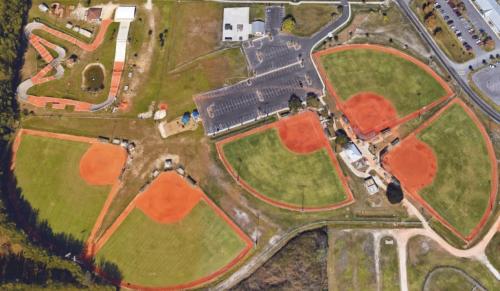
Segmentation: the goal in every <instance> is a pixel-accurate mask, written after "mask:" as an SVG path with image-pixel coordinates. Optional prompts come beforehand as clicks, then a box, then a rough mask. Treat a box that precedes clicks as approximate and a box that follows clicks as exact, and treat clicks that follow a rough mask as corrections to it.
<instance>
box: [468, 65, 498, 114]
mask: <svg viewBox="0 0 500 291" xmlns="http://www.w3.org/2000/svg"><path fill="white" fill-rule="evenodd" d="M472 80H473V81H474V83H475V84H476V85H477V86H478V87H479V89H480V90H481V91H483V92H484V93H485V94H486V95H487V96H488V97H489V98H490V99H491V100H493V102H495V104H496V105H498V106H500V66H498V65H497V66H496V67H490V66H488V67H486V68H484V69H481V70H479V71H478V72H477V73H475V74H474V75H472Z"/></svg>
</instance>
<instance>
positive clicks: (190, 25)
mask: <svg viewBox="0 0 500 291" xmlns="http://www.w3.org/2000/svg"><path fill="white" fill-rule="evenodd" d="M173 9H174V11H175V13H174V14H171V17H172V22H171V25H172V26H171V27H170V28H169V30H168V34H167V43H168V44H167V45H168V46H169V49H170V51H171V52H170V54H169V56H168V66H167V67H168V69H169V70H172V69H174V68H176V67H177V66H179V65H181V64H183V63H185V62H188V61H190V60H192V59H194V58H196V57H199V56H202V55H204V54H206V53H209V52H211V51H213V50H215V49H216V48H217V47H218V46H219V43H220V42H221V38H222V36H221V30H220V28H221V27H222V16H223V6H222V4H220V3H215V2H200V1H194V2H185V3H174V7H173Z"/></svg>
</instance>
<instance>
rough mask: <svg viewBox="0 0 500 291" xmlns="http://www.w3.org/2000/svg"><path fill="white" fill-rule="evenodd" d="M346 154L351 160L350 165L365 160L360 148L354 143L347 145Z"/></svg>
mask: <svg viewBox="0 0 500 291" xmlns="http://www.w3.org/2000/svg"><path fill="white" fill-rule="evenodd" d="M344 152H345V153H346V156H347V159H348V160H349V162H350V163H354V162H357V161H359V160H360V159H362V158H363V155H361V152H360V151H359V149H358V147H357V146H356V145H355V144H353V143H349V144H347V146H346V147H345V150H344Z"/></svg>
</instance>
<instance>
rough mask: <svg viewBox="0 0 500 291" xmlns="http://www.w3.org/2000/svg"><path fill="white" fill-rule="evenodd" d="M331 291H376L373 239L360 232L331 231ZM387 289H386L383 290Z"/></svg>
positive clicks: (369, 235)
mask: <svg viewBox="0 0 500 291" xmlns="http://www.w3.org/2000/svg"><path fill="white" fill-rule="evenodd" d="M329 235H332V236H333V245H330V246H329V248H330V249H329V254H328V255H329V259H330V261H329V262H331V266H332V267H329V271H330V272H333V274H329V276H330V277H333V278H334V279H333V280H331V281H330V282H331V283H333V286H329V287H330V288H331V290H334V291H342V290H377V278H376V274H375V259H374V248H373V247H374V246H373V237H372V235H371V234H368V233H362V232H359V231H350V232H347V231H341V230H338V231H330V232H329ZM384 290H385V289H384Z"/></svg>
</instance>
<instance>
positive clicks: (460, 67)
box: [395, 0, 500, 123]
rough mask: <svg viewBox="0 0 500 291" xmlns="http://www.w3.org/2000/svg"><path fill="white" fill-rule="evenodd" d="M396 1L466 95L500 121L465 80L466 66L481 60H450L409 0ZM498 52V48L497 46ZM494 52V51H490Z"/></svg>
mask: <svg viewBox="0 0 500 291" xmlns="http://www.w3.org/2000/svg"><path fill="white" fill-rule="evenodd" d="M395 1H396V3H397V4H398V5H399V7H401V9H402V11H403V13H404V14H405V15H406V17H407V18H408V19H409V20H410V21H411V22H412V24H413V25H414V26H415V28H416V29H417V31H418V32H419V34H420V35H421V36H422V38H423V39H424V41H425V42H426V43H427V44H428V45H429V46H430V47H431V49H432V51H433V52H434V55H435V56H436V57H437V58H438V59H439V61H440V62H441V63H442V64H443V66H444V67H445V68H446V69H447V70H448V72H449V73H450V75H451V76H452V77H453V78H454V79H455V81H456V82H457V83H458V84H459V85H460V87H461V88H462V89H463V90H464V92H465V93H467V95H469V96H470V98H471V99H472V100H473V101H474V102H475V103H476V104H477V106H478V107H479V108H480V109H481V110H482V111H483V112H484V113H486V114H487V115H488V116H490V118H491V119H492V120H493V121H495V122H496V123H500V113H498V112H497V111H496V110H495V109H494V108H492V107H491V106H490V105H489V104H488V103H486V101H484V100H483V99H482V98H481V97H479V96H478V95H477V94H476V93H475V92H474V91H473V90H472V89H471V87H470V86H469V84H468V81H467V70H468V69H467V67H468V66H469V64H470V65H473V66H474V65H475V66H477V64H476V63H480V62H481V60H477V59H474V60H472V61H470V62H468V63H465V64H456V63H454V62H452V61H451V60H450V59H448V57H447V56H446V55H445V54H444V53H443V52H442V51H441V49H440V48H439V47H438V45H437V44H436V43H435V42H434V40H433V39H432V36H431V35H430V34H429V33H428V32H427V29H426V28H425V27H424V25H423V24H422V23H421V22H420V20H419V19H418V18H417V16H416V15H415V14H413V11H412V10H411V8H410V6H409V0H395ZM496 50H498V52H499V53H500V48H497V49H496ZM492 53H494V54H496V51H495V52H492ZM459 72H460V74H459Z"/></svg>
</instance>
